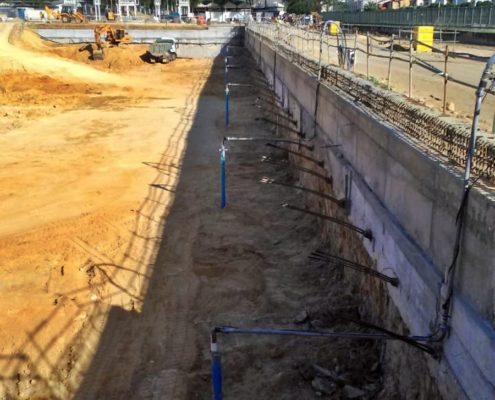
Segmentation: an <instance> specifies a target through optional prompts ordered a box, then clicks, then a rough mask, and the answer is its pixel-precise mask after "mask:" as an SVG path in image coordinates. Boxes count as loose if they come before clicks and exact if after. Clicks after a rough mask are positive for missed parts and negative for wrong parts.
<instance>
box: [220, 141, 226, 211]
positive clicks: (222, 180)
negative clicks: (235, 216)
mask: <svg viewBox="0 0 495 400" xmlns="http://www.w3.org/2000/svg"><path fill="white" fill-rule="evenodd" d="M220 190H221V200H220V208H225V205H226V204H227V196H226V194H225V146H224V145H222V148H221V149H220Z"/></svg>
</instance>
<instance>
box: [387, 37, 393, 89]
mask: <svg viewBox="0 0 495 400" xmlns="http://www.w3.org/2000/svg"><path fill="white" fill-rule="evenodd" d="M393 52H394V35H392V40H391V42H390V52H389V53H388V54H389V56H388V57H389V58H388V74H387V89H389V90H390V77H391V75H392V55H393Z"/></svg>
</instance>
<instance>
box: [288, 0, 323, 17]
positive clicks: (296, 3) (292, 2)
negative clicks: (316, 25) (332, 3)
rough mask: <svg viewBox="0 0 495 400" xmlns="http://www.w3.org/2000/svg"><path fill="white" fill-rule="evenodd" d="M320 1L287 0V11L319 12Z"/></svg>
mask: <svg viewBox="0 0 495 400" xmlns="http://www.w3.org/2000/svg"><path fill="white" fill-rule="evenodd" d="M320 9H321V7H320V2H319V1H317V0H288V1H287V12H288V13H290V14H298V15H301V14H309V13H311V12H313V11H317V12H319V11H320Z"/></svg>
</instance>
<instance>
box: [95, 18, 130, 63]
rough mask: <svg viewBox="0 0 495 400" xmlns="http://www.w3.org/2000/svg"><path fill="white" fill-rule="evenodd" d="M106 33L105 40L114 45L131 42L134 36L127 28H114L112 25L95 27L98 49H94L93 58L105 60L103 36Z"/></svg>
mask: <svg viewBox="0 0 495 400" xmlns="http://www.w3.org/2000/svg"><path fill="white" fill-rule="evenodd" d="M102 35H105V42H108V43H109V44H110V45H112V46H118V45H119V44H121V43H130V42H131V41H132V36H131V35H129V33H127V32H126V31H125V29H116V28H112V27H111V26H110V25H101V26H97V27H96V28H95V43H96V49H95V50H93V60H103V59H104V53H103V44H102V40H101V36H102Z"/></svg>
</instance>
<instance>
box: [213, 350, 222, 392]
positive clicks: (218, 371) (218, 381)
mask: <svg viewBox="0 0 495 400" xmlns="http://www.w3.org/2000/svg"><path fill="white" fill-rule="evenodd" d="M211 346H212V348H213V347H214V346H215V347H216V343H212V345H211ZM211 385H212V389H213V400H222V363H221V362H220V353H219V352H218V351H217V350H212V351H211Z"/></svg>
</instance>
